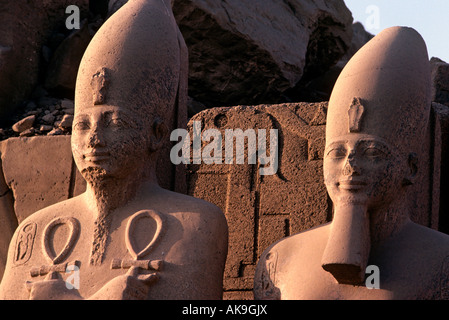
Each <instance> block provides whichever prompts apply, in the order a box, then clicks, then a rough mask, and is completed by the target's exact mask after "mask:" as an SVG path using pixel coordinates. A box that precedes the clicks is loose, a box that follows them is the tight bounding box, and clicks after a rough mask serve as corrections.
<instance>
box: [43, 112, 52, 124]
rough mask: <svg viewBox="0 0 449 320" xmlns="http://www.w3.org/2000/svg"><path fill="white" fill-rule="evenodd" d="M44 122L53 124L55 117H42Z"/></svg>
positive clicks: (47, 115)
mask: <svg viewBox="0 0 449 320" xmlns="http://www.w3.org/2000/svg"><path fill="white" fill-rule="evenodd" d="M42 121H44V122H45V123H53V122H54V121H55V116H54V115H52V114H51V113H49V114H46V115H45V116H43V117H42Z"/></svg>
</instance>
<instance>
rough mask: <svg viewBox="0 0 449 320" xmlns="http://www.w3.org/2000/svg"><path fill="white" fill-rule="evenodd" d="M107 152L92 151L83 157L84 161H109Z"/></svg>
mask: <svg viewBox="0 0 449 320" xmlns="http://www.w3.org/2000/svg"><path fill="white" fill-rule="evenodd" d="M109 156H110V155H109V152H106V151H92V152H90V153H86V154H85V155H84V159H85V160H86V161H90V162H101V161H104V160H107V159H109Z"/></svg>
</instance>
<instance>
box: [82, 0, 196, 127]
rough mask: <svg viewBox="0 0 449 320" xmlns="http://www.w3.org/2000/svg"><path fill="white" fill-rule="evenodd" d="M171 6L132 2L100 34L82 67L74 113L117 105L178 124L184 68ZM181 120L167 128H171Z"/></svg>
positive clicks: (152, 0)
mask: <svg viewBox="0 0 449 320" xmlns="http://www.w3.org/2000/svg"><path fill="white" fill-rule="evenodd" d="M167 2H169V1H163V0H130V1H128V3H126V4H125V5H124V6H123V7H122V8H120V9H119V10H118V11H117V12H116V13H115V14H113V15H112V16H111V17H110V18H109V19H108V20H107V21H106V22H105V23H104V24H103V26H102V27H101V28H100V29H99V30H98V32H97V33H96V34H95V36H94V37H93V39H92V41H91V43H90V44H89V46H88V48H87V50H86V52H85V54H84V56H83V59H82V61H81V64H80V68H79V72H78V78H77V84H76V96H75V100H76V101H75V108H76V107H77V106H80V104H83V105H84V106H85V105H86V104H87V105H89V104H90V105H94V106H95V105H102V104H107V105H116V106H120V107H126V108H130V109H132V110H131V111H133V112H136V113H137V114H139V115H141V116H142V117H144V118H145V117H146V116H147V115H148V116H150V115H151V116H153V112H154V111H156V112H158V114H160V115H161V116H163V117H165V118H168V119H170V118H171V119H173V118H174V117H175V116H176V115H175V113H174V108H173V107H174V105H175V104H176V98H177V92H178V87H179V85H180V77H186V76H187V75H186V74H182V75H181V74H180V73H181V69H182V67H183V66H182V57H181V49H180V46H181V45H182V44H180V38H181V41H182V37H179V35H180V34H179V30H178V27H177V25H176V21H175V19H174V17H173V13H172V11H171V8H170V6H169V5H168V4H167ZM172 124H176V121H173V122H171V123H168V124H167V125H168V126H169V127H171V126H172Z"/></svg>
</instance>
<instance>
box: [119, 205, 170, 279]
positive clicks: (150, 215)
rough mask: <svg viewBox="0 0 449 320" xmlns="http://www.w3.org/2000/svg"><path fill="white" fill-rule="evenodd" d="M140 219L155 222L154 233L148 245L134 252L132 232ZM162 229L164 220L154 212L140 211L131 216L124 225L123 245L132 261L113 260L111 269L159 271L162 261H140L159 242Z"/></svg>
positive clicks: (134, 244)
mask: <svg viewBox="0 0 449 320" xmlns="http://www.w3.org/2000/svg"><path fill="white" fill-rule="evenodd" d="M141 219H152V220H153V221H155V222H156V231H155V232H154V235H153V239H151V241H150V243H148V245H147V246H146V247H145V248H143V249H142V250H140V251H139V252H136V249H135V248H136V243H135V239H134V238H133V235H134V230H135V227H136V225H137V224H138V222H139V221H140V220H141ZM163 228H164V219H163V216H162V215H161V214H160V213H158V212H156V211H154V210H141V211H139V212H137V213H135V214H134V215H132V216H131V217H130V218H129V220H128V223H127V225H126V230H125V243H126V248H127V249H128V252H129V253H130V254H131V256H132V257H133V259H123V260H122V259H113V260H112V263H111V269H129V268H131V267H138V268H142V269H145V270H155V271H160V270H161V269H162V266H163V261H162V260H141V259H142V258H143V257H144V256H146V255H147V254H148V253H149V252H150V251H151V250H152V249H153V248H154V247H155V246H156V245H157V243H158V242H159V240H160V236H161V232H162V231H163Z"/></svg>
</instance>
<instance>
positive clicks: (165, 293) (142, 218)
mask: <svg viewBox="0 0 449 320" xmlns="http://www.w3.org/2000/svg"><path fill="white" fill-rule="evenodd" d="M182 41H183V40H182V36H180V32H179V29H178V27H177V25H176V22H175V20H174V17H173V13H172V10H171V6H170V2H169V1H168V0H130V1H128V2H127V3H126V4H125V5H124V6H123V7H122V8H120V9H119V10H118V11H117V12H116V13H115V14H114V15H113V16H112V17H110V18H109V19H108V20H107V21H106V22H105V23H104V25H103V26H102V27H101V28H100V30H99V31H98V32H97V33H96V35H95V37H94V38H93V39H92V41H91V43H90V44H89V46H88V48H87V50H86V52H85V54H84V57H83V59H82V61H81V64H80V68H79V72H78V78H77V84H76V92H75V115H74V122H73V130H72V152H73V157H74V160H75V163H76V166H77V168H78V169H79V171H80V172H81V174H82V175H83V177H84V178H85V180H86V181H87V188H86V192H85V193H83V194H81V195H79V196H77V197H74V198H72V199H69V200H66V201H63V202H60V203H57V204H55V205H52V206H50V207H47V208H44V209H42V210H40V211H38V212H36V213H34V214H32V215H31V216H29V217H28V218H27V219H26V220H25V221H23V222H22V223H21V224H20V225H19V227H18V228H17V231H16V232H15V234H14V236H13V238H12V241H11V244H10V248H9V252H8V259H7V265H6V270H5V274H4V278H3V281H2V283H1V285H0V296H1V298H2V299H92V300H95V299H102V300H103V299H118V300H128V299H142V300H143V299H221V298H222V285H223V283H222V282H223V272H224V264H225V260H226V255H227V236H228V234H227V224H226V219H225V217H224V214H223V213H222V211H221V210H220V209H219V208H218V207H216V206H215V205H213V204H210V203H208V202H205V201H203V200H200V199H196V198H193V197H190V196H186V195H183V194H180V193H175V192H172V191H168V190H165V189H162V188H161V187H160V186H159V184H158V182H157V176H156V174H157V175H161V174H164V172H156V165H155V164H156V162H157V159H158V156H159V151H160V149H161V145H162V144H163V142H164V141H166V140H167V139H169V137H168V136H169V135H168V133H169V131H170V130H173V129H174V127H176V125H177V124H176V121H175V119H176V114H175V105H176V104H177V103H178V101H179V100H180V97H179V95H180V94H182V93H180V90H179V88H180V83H181V82H182V81H186V80H187V73H186V72H185V68H183V67H182V61H183V57H182V56H181V49H180V48H181V45H184V46H185V44H184V43H183V42H182Z"/></svg>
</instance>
